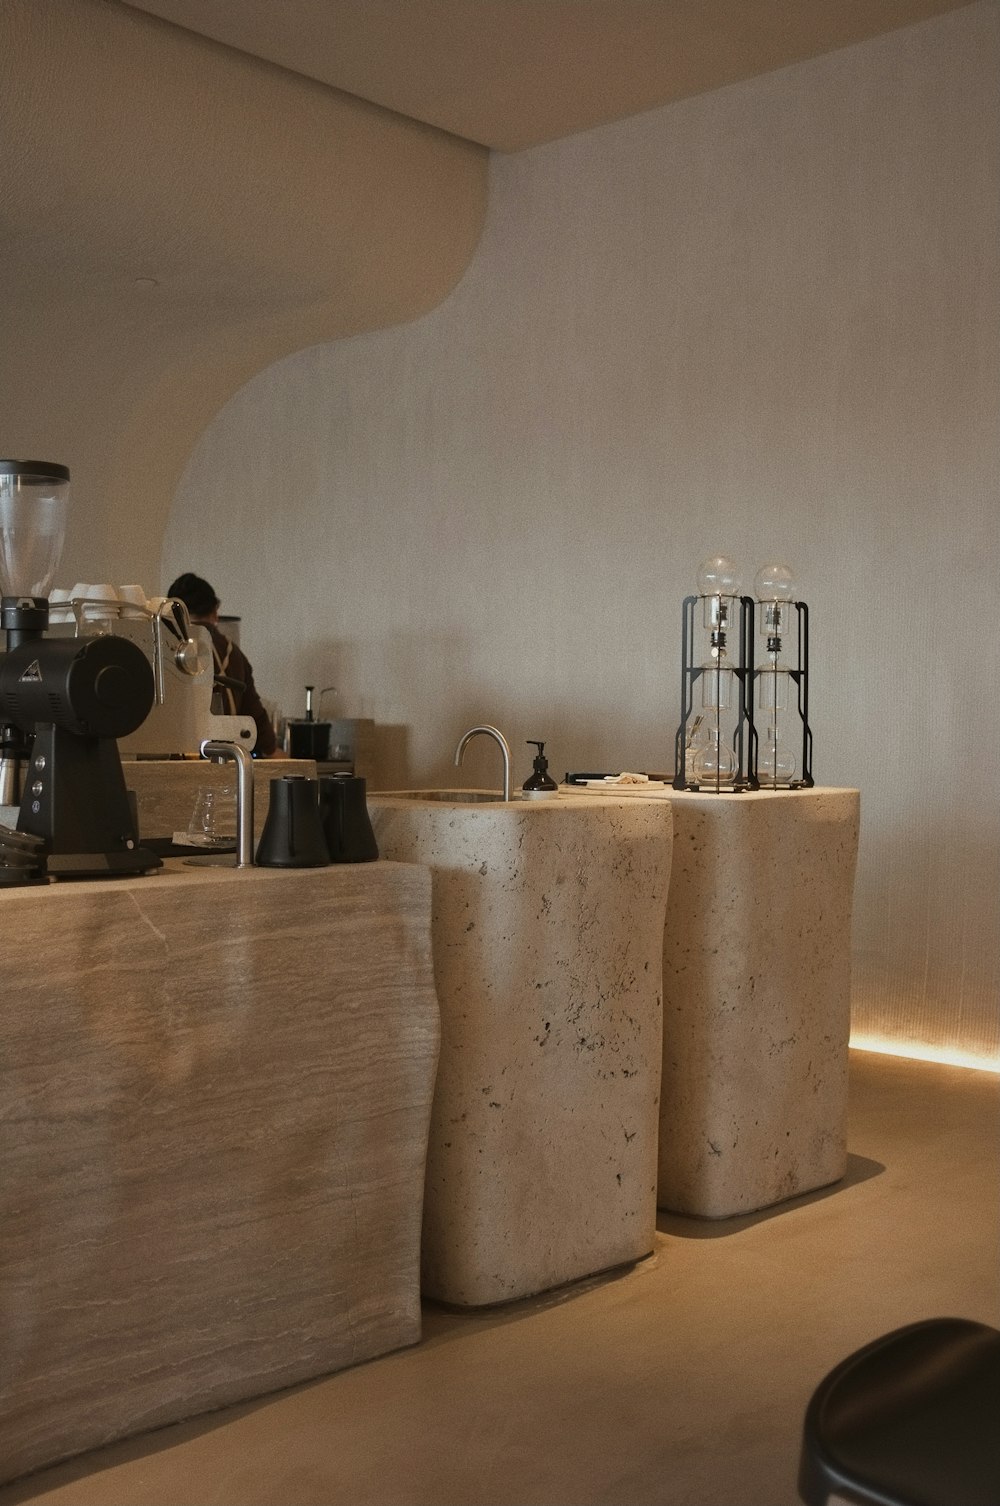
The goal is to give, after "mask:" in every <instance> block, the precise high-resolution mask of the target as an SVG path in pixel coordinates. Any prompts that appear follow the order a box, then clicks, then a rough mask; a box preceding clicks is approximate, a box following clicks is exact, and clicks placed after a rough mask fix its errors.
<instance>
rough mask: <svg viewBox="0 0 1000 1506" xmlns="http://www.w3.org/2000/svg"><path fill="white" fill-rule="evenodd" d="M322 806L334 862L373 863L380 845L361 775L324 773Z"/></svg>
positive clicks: (325, 829) (331, 858)
mask: <svg viewBox="0 0 1000 1506" xmlns="http://www.w3.org/2000/svg"><path fill="white" fill-rule="evenodd" d="M319 806H320V812H321V814H322V817H323V831H324V833H325V835H326V845H327V849H328V851H329V853H330V861H331V863H372V862H374V860H375V859H376V858H377V857H378V843H377V842H376V840H375V833H374V832H373V831H372V823H371V818H370V817H369V815H368V802H367V800H366V798H365V781H364V779H363V778H362V777H361V775H360V774H323V775H322V776H321V777H320V780H319Z"/></svg>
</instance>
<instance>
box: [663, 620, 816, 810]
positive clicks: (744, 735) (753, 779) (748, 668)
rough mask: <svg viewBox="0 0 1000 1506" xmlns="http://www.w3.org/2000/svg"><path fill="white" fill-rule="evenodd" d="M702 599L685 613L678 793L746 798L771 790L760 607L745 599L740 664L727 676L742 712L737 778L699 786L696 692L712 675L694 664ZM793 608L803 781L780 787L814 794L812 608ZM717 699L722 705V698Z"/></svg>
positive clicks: (676, 765) (736, 739) (737, 736)
mask: <svg viewBox="0 0 1000 1506" xmlns="http://www.w3.org/2000/svg"><path fill="white" fill-rule="evenodd" d="M701 600H703V598H702V597H700V596H685V598H684V603H683V607H682V610H681V720H680V725H679V726H678V728H677V733H676V736H675V738H674V778H673V788H674V789H675V790H700V791H701V792H702V793H707V794H721V793H723V792H725V793H730V791H731V792H732V793H734V794H742V793H743V792H744V791H746V790H759V789H766V788H767V786H766V785H762V784H761V781H760V774H759V769H758V760H759V756H760V740H759V737H758V733H757V727H756V724H755V722H754V712H753V707H754V687H755V685H756V682H757V678H758V676H759V674H760V673H761V671H760V670H758V669H756V668H755V666H754V657H753V645H754V628H755V620H754V618H755V612H756V606H757V604H756V602H755V601H754V599H753V597H752V596H741V597H740V598H739V602H740V622H739V651H738V656H737V662H736V663H735V664H733V665H731V666H730V667H729V669H728V670H727V673H732V674H734V675H735V676H736V680H737V684H738V685H739V710H738V715H737V720H736V728H735V731H734V733H733V751H734V753H735V754H736V774H735V776H734V778H733V781H732V784H731V785H730V783H729V781H728V780H727V781H726V782H725V784H724V785H723V783H722V781H721V780H720V779H719V778H716V780H715V782H714V784H712V783H709V784H698V783H697V782H696V781H695V780H694V779H690V778H689V777H688V772H687V729H688V722H689V720H690V717H691V713H692V711H693V709H694V687H695V685H696V684H697V682H698V680H700V679H701V677H702V675H703V674H706V673H707V674H711V673H712V671H711V670H706V669H705V668H704V667H703V666H701V665H698V664H695V663H694V662H693V660H694V645H695V625H694V612H695V607H696V606H697V604H698V602H699V601H701ZM792 604H793V605H794V607H795V612H796V626H797V635H796V636H797V647H796V667H795V668H794V669H790V670H789V671H788V676H789V679H790V680H791V681H792V683H793V684H794V686H795V689H796V701H797V710H798V714H799V719H800V721H801V722H802V774H801V777H800V778H798V779H793V780H792V781H791V782H790V783H789V784H787V785H785V784H783V785H779V786H778V788H779V789H791V790H801V789H812V787H813V785H814V783H815V781H814V780H813V772H812V746H813V736H812V729H811V728H810V726H809V608H808V607H807V605H806V603H805V602H804V601H796V602H794V603H792ZM714 672H715V674H716V676H717V677H721V674H722V666H721V664H718V665H717V666H716V669H715V671H714ZM716 700H717V701H718V696H716Z"/></svg>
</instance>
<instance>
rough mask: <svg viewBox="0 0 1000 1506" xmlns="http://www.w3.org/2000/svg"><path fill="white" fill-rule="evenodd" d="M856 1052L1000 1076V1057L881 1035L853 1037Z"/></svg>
mask: <svg viewBox="0 0 1000 1506" xmlns="http://www.w3.org/2000/svg"><path fill="white" fill-rule="evenodd" d="M850 1045H851V1048H852V1049H853V1050H854V1051H875V1052H878V1053H879V1054H880V1055H881V1056H903V1057H907V1058H908V1059H909V1060H911V1061H920V1062H941V1063H943V1064H944V1065H945V1066H948V1067H972V1068H974V1069H975V1070H976V1071H979V1072H995V1073H998V1074H1000V1057H996V1056H977V1055H976V1054H975V1053H974V1052H972V1051H959V1050H953V1049H952V1048H951V1047H949V1046H922V1045H920V1044H919V1042H914V1043H911V1042H901V1041H893V1040H889V1039H887V1038H885V1037H883V1036H880V1035H852V1036H851V1039H850Z"/></svg>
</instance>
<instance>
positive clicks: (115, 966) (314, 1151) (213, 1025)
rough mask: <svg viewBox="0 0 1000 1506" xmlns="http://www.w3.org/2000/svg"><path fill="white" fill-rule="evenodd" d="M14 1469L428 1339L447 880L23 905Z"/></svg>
mask: <svg viewBox="0 0 1000 1506" xmlns="http://www.w3.org/2000/svg"><path fill="white" fill-rule="evenodd" d="M0 941H2V947H3V957H4V998H5V1000H6V1007H5V1009H4V1014H3V1023H2V1026H0V1035H2V1041H0V1102H2V1106H3V1119H2V1131H0V1230H2V1240H0V1294H2V1297H0V1300H2V1303H3V1314H2V1331H3V1340H2V1348H3V1355H2V1371H3V1380H2V1386H0V1437H2V1444H0V1457H2V1465H0V1469H2V1472H3V1474H4V1476H6V1477H7V1478H10V1477H13V1476H16V1475H19V1474H21V1473H22V1472H25V1471H28V1470H31V1469H34V1468H37V1467H39V1466H41V1465H43V1464H46V1463H50V1462H52V1461H54V1460H56V1459H59V1458H62V1457H65V1456H67V1455H70V1454H73V1453H76V1452H79V1451H81V1450H84V1449H89V1448H93V1447H95V1446H97V1445H99V1444H102V1443H105V1442H108V1441H110V1440H112V1439H114V1438H118V1437H122V1436H126V1435H128V1434H129V1433H133V1432H138V1431H142V1430H145V1429H147V1428H152V1427H156V1426H159V1425H161V1424H163V1423H167V1422H171V1421H175V1420H177V1419H180V1418H184V1417H188V1416H191V1415H194V1414H196V1413H198V1412H201V1411H205V1410H208V1409H211V1408H215V1407H220V1406H224V1405H226V1404H227V1403H230V1402H234V1401H239V1400H241V1399H243V1398H247V1397H252V1396H256V1395H259V1394H261V1393H263V1392H268V1391H273V1390H275V1389H277V1388H278V1387H282V1386H287V1385H291V1384H292V1383H294V1382H297V1381H302V1380H306V1379H308V1378H310V1377H312V1376H316V1375H321V1374H325V1373H327V1372H329V1371H332V1370H337V1369H339V1368H340V1367H342V1366H345V1365H353V1364H356V1363H357V1362H358V1361H360V1360H365V1359H369V1358H371V1357H372V1356H374V1355H377V1354H382V1353H384V1352H385V1351H387V1350H390V1349H395V1348H398V1347H399V1346H401V1345H405V1344H412V1343H415V1342H416V1341H417V1339H418V1338H419V1337H420V1308H419V1244H420V1221H421V1196H422V1186H423V1174H424V1162H425V1152H426V1140H427V1126H428V1122H429V1116H430V1105H431V1095H432V1090H433V1082H434V1072H435V1065H436V1059H437V1050H438V1038H439V1028H438V1012H437V1004H436V1000H435V996H434V988H433V971H432V966H431V955H430V876H429V874H428V873H427V872H426V871H425V870H422V869H420V868H414V867H404V866H401V865H398V864H392V863H370V864H365V865H361V866H357V867H350V866H338V867H336V868H330V869H323V870H309V871H303V870H298V871H296V870H284V871H280V870H273V869H270V870H264V869H249V870H245V871H241V872H236V871H235V870H232V869H230V870H226V869H212V868H209V869H192V868H186V867H184V866H183V864H181V863H180V862H179V861H178V860H172V861H171V862H170V863H169V864H168V868H167V870H166V871H162V872H158V873H156V874H153V875H149V876H147V877H144V878H139V879H119V880H114V881H106V880H105V881H99V882H88V883H63V884H59V885H51V886H48V887H46V888H42V889H15V890H8V891H6V892H4V893H2V894H0Z"/></svg>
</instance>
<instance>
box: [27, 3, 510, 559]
mask: <svg viewBox="0 0 1000 1506" xmlns="http://www.w3.org/2000/svg"><path fill="white" fill-rule="evenodd" d="M0 141H2V143H3V149H2V151H0V288H2V304H0V306H2V313H3V337H2V340H0V452H2V453H3V454H5V455H14V456H21V457H31V458H34V459H50V460H58V461H62V462H64V463H65V464H67V465H69V467H70V471H71V473H72V478H73V507H72V517H71V522H70V530H69V538H68V542H67V548H66V554H65V557H64V568H63V572H62V573H61V581H62V583H65V584H66V585H72V584H73V582H74V581H75V580H81V579H82V580H90V581H104V580H108V579H111V580H117V581H119V582H121V581H123V580H140V581H142V582H145V581H147V580H152V579H153V578H154V577H155V575H156V572H157V570H158V565H159V545H160V535H161V530H162V526H163V520H164V518H165V515H166V512H167V509H168V507H169V504H170V500H171V498H172V496H173V493H174V489H175V487H176V484H177V481H178V478H179V476H180V473H181V470H182V469H183V466H184V463H185V461H186V459H187V457H188V455H189V453H190V450H191V446H192V445H193V444H194V442H195V440H196V439H197V436H198V435H199V434H200V433H201V432H202V430H203V429H204V427H205V425H206V424H207V423H208V421H209V419H210V418H211V417H212V415H213V414H214V413H215V412H216V410H217V409H218V408H219V407H220V406H221V405H222V404H223V403H224V402H225V400H226V398H227V397H228V396H229V395H230V394H231V393H232V392H233V391H235V390H236V388H238V387H239V386H240V385H241V384H242V383H243V382H245V381H246V379H247V378H248V377H249V376H251V375H252V374H253V373H254V372H255V371H258V370H260V369H261V368H262V367H264V366H267V365H268V364H269V363H271V362H272V361H274V360H275V359H276V358H277V357H278V356H281V355H285V354H286V353H287V352H288V351H290V350H297V349H301V348H302V347H303V346H306V345H310V344H312V343H313V342H315V341H317V340H329V339H332V338H334V337H337V336H342V335H350V334H354V333H356V332H358V331H359V330H368V329H375V328H378V327H381V326H383V325H390V324H393V323H396V322H398V321H399V320H403V319H410V318H413V316H414V315H416V314H419V313H422V312H424V311H425V310H426V309H428V308H430V307H432V306H433V305H434V304H435V303H437V302H438V301H439V300H440V299H441V298H442V297H444V295H445V294H446V293H447V292H448V291H449V290H450V288H451V287H452V286H453V284H454V283H455V281H456V279H457V278H458V277H459V276H460V274H461V272H462V270H463V269H464V267H465V265H466V263H467V262H468V259H469V256H470V255H471V253H472V250H473V247H474V246H475V243H476V240H477V238H478V235H479V232H480V229H481V226H482V218H483V213H484V209H485V191H486V154H485V152H483V151H482V150H481V149H479V148H477V147H473V146H471V145H469V144H467V143H463V142H460V141H458V140H457V139H456V138H454V137H450V136H446V135H444V134H443V133H441V132H437V131H434V130H431V129H429V128H427V127H424V126H419V125H416V124H414V123H413V122H410V121H406V120H403V119H402V117H400V116H397V115H392V114H390V113H388V112H387V111H384V110H380V109H378V108H376V107H374V106H371V105H367V104H363V103H361V102H360V101H357V100H352V99H350V98H348V97H347V96H346V95H339V94H337V93H336V92H335V91H333V90H330V89H327V88H324V87H323V86H321V85H318V84H314V83H311V82H309V81H307V80H305V79H299V78H296V77H295V75H293V74H291V73H287V72H284V71H283V70H281V69H279V68H273V67H270V66H269V65H267V64H263V63H259V62H257V61H255V60H254V59H252V58H248V57H244V56H242V55H241V54H239V53H236V52H231V51H229V50H227V49H226V48H223V47H219V46H218V45H217V44H215V43H212V42H207V41H204V40H203V39H201V38H199V37H195V36H193V35H191V34H190V33H187V32H184V31H181V30H179V29H177V28H175V27H172V26H168V25H166V24H165V23H163V22H160V21H156V20H153V19H151V18H150V17H148V16H145V15H142V14H140V13H139V12H136V11H134V10H129V9H126V8H123V7H121V6H119V5H117V4H113V3H108V0H4V3H3V5H2V6H0Z"/></svg>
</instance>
